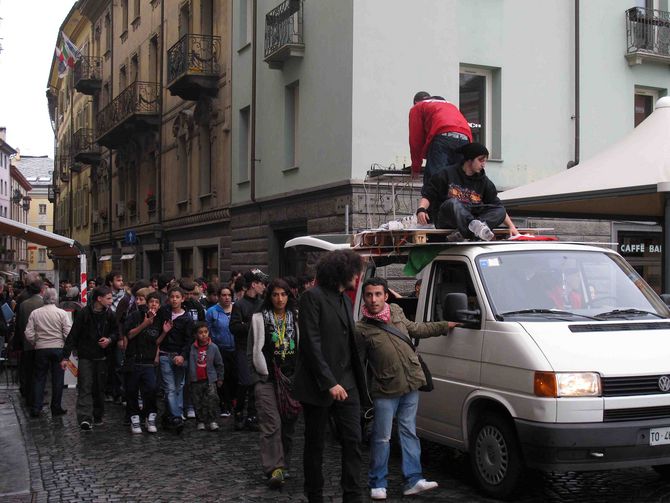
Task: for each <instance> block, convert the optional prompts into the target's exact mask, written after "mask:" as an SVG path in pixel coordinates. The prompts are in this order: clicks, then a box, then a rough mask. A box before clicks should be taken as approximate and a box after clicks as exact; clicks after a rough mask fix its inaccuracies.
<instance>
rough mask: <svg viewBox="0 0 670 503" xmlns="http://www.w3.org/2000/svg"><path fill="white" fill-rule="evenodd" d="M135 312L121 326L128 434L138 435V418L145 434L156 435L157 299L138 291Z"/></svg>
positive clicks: (147, 291) (147, 293)
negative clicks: (123, 334)
mask: <svg viewBox="0 0 670 503" xmlns="http://www.w3.org/2000/svg"><path fill="white" fill-rule="evenodd" d="M135 304H136V305H137V309H136V310H135V311H133V312H132V313H130V315H129V316H128V318H126V322H125V327H124V329H125V333H126V337H127V338H128V346H127V348H126V362H125V363H126V369H127V372H126V403H127V407H126V409H127V415H128V417H129V418H130V431H131V432H132V433H142V427H141V425H140V416H143V417H144V418H145V420H146V428H147V431H148V432H149V433H156V412H157V409H156V388H157V386H156V370H155V365H154V360H155V358H156V342H157V340H158V337H159V336H160V334H161V327H160V326H158V324H157V323H156V322H155V321H156V313H157V312H158V310H159V309H160V304H161V301H160V297H159V295H158V294H157V293H155V292H152V291H151V289H149V288H141V289H140V290H138V291H137V292H136V293H135ZM138 392H141V393H142V410H141V411H140V406H139V402H138Z"/></svg>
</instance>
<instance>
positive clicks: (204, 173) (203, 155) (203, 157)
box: [198, 124, 212, 196]
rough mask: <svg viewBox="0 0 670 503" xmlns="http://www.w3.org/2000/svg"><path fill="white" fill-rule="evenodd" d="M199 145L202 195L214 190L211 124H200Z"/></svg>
mask: <svg viewBox="0 0 670 503" xmlns="http://www.w3.org/2000/svg"><path fill="white" fill-rule="evenodd" d="M199 129H200V134H199V135H198V145H199V146H200V159H199V160H200V187H199V189H200V195H201V196H202V195H205V194H209V193H210V192H212V140H211V137H210V130H209V124H201V125H200V126H199Z"/></svg>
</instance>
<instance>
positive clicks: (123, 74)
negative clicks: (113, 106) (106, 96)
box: [119, 65, 128, 91]
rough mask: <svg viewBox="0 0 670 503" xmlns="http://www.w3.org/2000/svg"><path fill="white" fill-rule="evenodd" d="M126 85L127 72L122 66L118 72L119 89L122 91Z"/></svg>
mask: <svg viewBox="0 0 670 503" xmlns="http://www.w3.org/2000/svg"><path fill="white" fill-rule="evenodd" d="M127 85H128V72H127V71H126V66H125V65H123V66H122V67H121V70H120V71H119V89H121V90H122V91H123V90H124V89H125V88H126V86H127Z"/></svg>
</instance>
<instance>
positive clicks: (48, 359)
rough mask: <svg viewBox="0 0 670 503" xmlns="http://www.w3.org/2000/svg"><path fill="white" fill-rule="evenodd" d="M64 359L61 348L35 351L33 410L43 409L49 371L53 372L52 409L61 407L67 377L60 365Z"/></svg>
mask: <svg viewBox="0 0 670 503" xmlns="http://www.w3.org/2000/svg"><path fill="white" fill-rule="evenodd" d="M62 359H63V350H62V349H61V348H48V349H38V350H36V351H35V378H34V402H33V411H35V412H39V411H41V410H42V405H43V400H44V387H45V385H46V380H47V372H51V410H58V409H60V408H61V400H62V398H63V380H64V377H65V371H64V370H63V369H62V368H61V367H60V362H61V360H62Z"/></svg>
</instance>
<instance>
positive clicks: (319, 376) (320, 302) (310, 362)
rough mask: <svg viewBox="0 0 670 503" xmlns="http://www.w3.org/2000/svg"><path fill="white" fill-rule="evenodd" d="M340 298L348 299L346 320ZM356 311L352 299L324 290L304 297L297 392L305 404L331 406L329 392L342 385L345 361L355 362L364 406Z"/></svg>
mask: <svg viewBox="0 0 670 503" xmlns="http://www.w3.org/2000/svg"><path fill="white" fill-rule="evenodd" d="M340 297H342V298H343V299H344V305H345V306H346V317H343V316H342V311H341V309H340V305H339V302H340ZM352 311H353V309H352V306H351V300H350V299H349V297H347V296H346V295H342V294H339V293H338V292H332V291H329V290H326V289H324V288H322V287H320V286H317V287H314V288H311V289H309V290H307V291H306V292H305V293H303V294H302V296H301V297H300V309H299V311H298V312H299V319H298V326H299V328H300V343H299V345H298V360H297V363H296V369H295V374H294V376H293V390H294V395H295V397H296V398H297V399H298V400H300V401H301V402H306V403H310V404H312V405H317V406H321V407H328V406H330V404H332V403H333V399H332V398H331V396H330V392H329V391H328V390H329V389H330V388H332V387H333V386H335V385H336V384H341V379H342V377H343V374H344V371H345V369H344V368H343V366H344V363H343V362H345V361H350V362H351V367H352V370H353V373H354V377H355V379H356V387H357V388H358V393H359V397H360V400H361V402H363V401H364V400H365V399H366V397H367V391H366V385H365V375H364V373H363V364H362V360H361V355H362V354H363V353H362V351H361V349H362V348H363V341H362V340H361V339H360V338H359V337H358V336H357V335H356V332H355V330H354V320H353V315H352Z"/></svg>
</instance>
